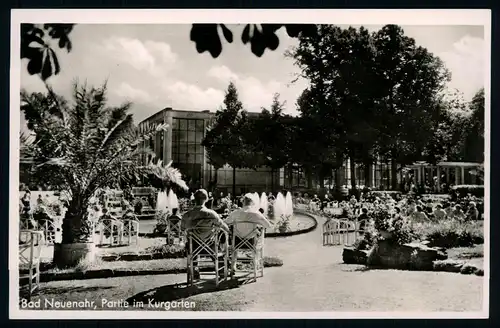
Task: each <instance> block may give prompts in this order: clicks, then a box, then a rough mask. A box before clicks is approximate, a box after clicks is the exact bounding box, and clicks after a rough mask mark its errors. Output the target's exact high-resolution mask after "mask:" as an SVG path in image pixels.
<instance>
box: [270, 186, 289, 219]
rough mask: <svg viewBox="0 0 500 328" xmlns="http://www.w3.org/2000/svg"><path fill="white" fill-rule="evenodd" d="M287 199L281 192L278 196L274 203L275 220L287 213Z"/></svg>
mask: <svg viewBox="0 0 500 328" xmlns="http://www.w3.org/2000/svg"><path fill="white" fill-rule="evenodd" d="M285 206H286V200H285V197H283V194H282V193H281V192H279V193H278V195H277V196H276V200H275V201H274V205H273V214H274V215H273V216H274V219H275V220H279V219H280V218H281V215H283V214H285Z"/></svg>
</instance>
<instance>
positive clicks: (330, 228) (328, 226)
mask: <svg viewBox="0 0 500 328" xmlns="http://www.w3.org/2000/svg"><path fill="white" fill-rule="evenodd" d="M338 225H339V222H338V220H336V219H328V220H327V221H326V222H325V223H324V224H323V234H322V236H323V246H330V245H334V238H335V237H334V235H335V233H336V232H337V230H338Z"/></svg>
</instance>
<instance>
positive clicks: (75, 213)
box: [54, 195, 95, 267]
mask: <svg viewBox="0 0 500 328" xmlns="http://www.w3.org/2000/svg"><path fill="white" fill-rule="evenodd" d="M87 205H88V204H87V202H86V201H85V200H84V199H83V197H81V196H80V195H73V198H72V200H71V201H70V203H69V206H68V210H67V212H66V215H65V217H64V219H63V223H62V242H61V244H57V245H55V246H54V263H55V264H56V266H57V267H68V266H75V265H76V264H78V263H79V262H80V261H82V260H84V259H87V260H88V261H90V262H92V261H93V260H94V259H95V253H94V244H93V240H92V239H93V233H94V230H93V227H92V223H91V222H90V220H89V218H88V213H87Z"/></svg>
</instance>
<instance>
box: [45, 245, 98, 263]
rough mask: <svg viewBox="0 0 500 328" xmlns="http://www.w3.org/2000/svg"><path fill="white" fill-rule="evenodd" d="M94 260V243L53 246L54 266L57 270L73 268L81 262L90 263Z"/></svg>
mask: <svg viewBox="0 0 500 328" xmlns="http://www.w3.org/2000/svg"><path fill="white" fill-rule="evenodd" d="M95 258H96V249H95V244H94V243H73V244H54V264H55V265H56V266H57V267H58V268H67V267H74V266H76V265H77V264H78V263H79V262H81V261H87V262H89V263H92V262H93V261H94V260H95Z"/></svg>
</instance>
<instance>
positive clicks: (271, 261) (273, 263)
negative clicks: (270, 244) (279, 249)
mask: <svg viewBox="0 0 500 328" xmlns="http://www.w3.org/2000/svg"><path fill="white" fill-rule="evenodd" d="M263 260H264V267H266V268H270V267H277V266H282V265H283V260H281V259H280V258H277V257H270V256H264V258H263Z"/></svg>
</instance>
